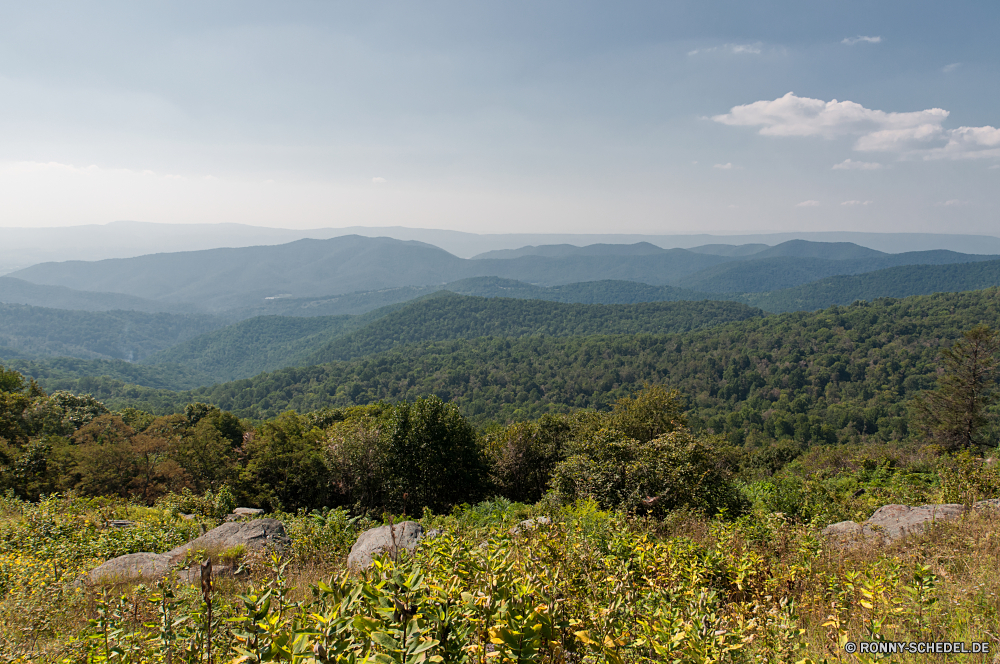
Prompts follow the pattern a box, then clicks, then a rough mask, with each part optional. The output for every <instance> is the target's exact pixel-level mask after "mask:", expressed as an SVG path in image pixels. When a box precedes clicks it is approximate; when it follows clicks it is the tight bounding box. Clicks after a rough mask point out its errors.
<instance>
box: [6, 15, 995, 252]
mask: <svg viewBox="0 0 1000 664" xmlns="http://www.w3.org/2000/svg"><path fill="white" fill-rule="evenodd" d="M998 32H1000V3H997V2H995V1H989V0H986V1H978V2H962V1H960V0H959V1H953V2H950V3H942V2H940V1H936V2H923V1H920V0H906V1H889V0H865V1H856V0H836V1H826V0H813V1H810V2H802V1H801V0H794V1H792V0H789V1H778V0H757V1H755V2H745V1H740V2H737V1H717V0H694V1H690V2H687V1H685V2H672V1H669V0H661V1H650V2H631V1H628V0H623V1H622V0H620V1H618V2H613V3H611V2H589V1H588V0H573V1H571V2H568V1H567V2H562V1H557V0H546V1H539V0H533V1H530V2H528V1H520V0H507V1H505V2H487V1H479V2H476V1H472V2H470V1H469V0H465V1H462V2H457V1H455V2H437V1H433V0H431V1H426V2H412V0H410V1H401V2H379V1H377V0H376V1H368V2H364V3H340V2H336V3H335V2H329V1H327V0H323V1H317V2H296V1H294V0H286V1H285V2H281V3H275V2H255V1H252V0H239V1H234V2H230V1H226V0H213V1H212V2H188V1H185V0H171V1H170V2H142V3H136V2H112V1H102V2H100V3H96V2H94V3H92V2H81V1H76V2H62V3H48V2H44V1H39V2H31V3H12V2H9V3H4V6H3V7H2V9H0V201H2V205H0V226H8V227H41V226H66V225H78V224H93V223H108V222H112V221H117V220H126V219H127V220H137V221H149V222H165V223H223V222H237V223H246V224H253V225H260V226H271V227H279V228H319V227H343V226H354V225H364V226H409V227H423V228H444V229H452V230H461V231H470V232H481V233H503V232H518V233H524V232H546V233H572V232H579V233H602V232H608V233H612V232H613V233H663V234H683V233H753V232H775V231H832V230H841V231H880V232H904V231H911V232H943V233H983V234H990V235H994V234H1000V223H998V218H997V210H998V209H1000V186H998V185H1000V129H997V127H1000V103H998V102H1000V85H997V81H998V80H1000V40H998V39H997V38H996V35H997V34H998Z"/></svg>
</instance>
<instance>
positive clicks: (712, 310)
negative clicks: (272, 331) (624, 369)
mask: <svg viewBox="0 0 1000 664" xmlns="http://www.w3.org/2000/svg"><path fill="white" fill-rule="evenodd" d="M761 315H763V312H761V311H760V310H758V309H752V308H750V307H748V306H746V305H743V304H738V303H736V302H713V301H703V302H647V303H642V304H615V305H601V304H564V303H559V302H547V301H544V300H517V299H508V298H482V297H469V296H464V295H457V294H454V293H451V292H448V291H442V292H440V293H436V294H435V295H432V296H428V297H425V298H422V299H421V300H419V301H417V302H414V303H412V304H408V305H405V306H403V307H401V308H399V309H398V310H396V311H394V312H392V313H390V314H388V315H385V316H383V317H381V318H379V319H378V320H377V321H375V322H372V323H371V324H369V325H368V326H367V327H364V328H362V329H360V330H357V331H355V332H351V333H349V334H346V335H344V336H342V337H339V338H336V339H334V340H333V341H331V342H330V343H329V344H328V345H326V346H325V347H323V348H321V349H319V350H317V351H316V352H315V353H313V354H312V355H309V356H308V357H307V358H306V362H305V363H306V364H322V363H324V362H330V361H334V360H348V359H352V358H355V357H361V356H363V355H371V354H373V353H378V352H381V351H384V350H388V349H390V348H393V347H395V346H399V345H403V344H409V343H419V342H425V341H443V340H447V339H471V338H475V337H505V338H511V337H523V336H529V335H545V336H558V337H565V336H586V335H592V334H660V333H665V332H685V331H688V330H696V329H700V328H704V327H711V326H715V325H721V324H724V323H728V322H731V321H738V320H745V319H747V318H753V317H755V316H761Z"/></svg>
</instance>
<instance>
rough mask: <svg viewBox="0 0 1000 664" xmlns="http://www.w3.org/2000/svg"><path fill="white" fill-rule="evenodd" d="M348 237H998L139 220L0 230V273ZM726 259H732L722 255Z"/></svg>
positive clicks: (471, 249)
mask: <svg viewBox="0 0 1000 664" xmlns="http://www.w3.org/2000/svg"><path fill="white" fill-rule="evenodd" d="M346 235H363V236H366V237H391V238H395V239H397V240H417V241H419V242H425V243H428V244H432V245H434V246H437V247H441V248H442V249H444V250H445V251H448V252H449V253H452V254H455V255H456V256H460V257H463V258H469V257H472V256H476V255H479V254H483V253H485V252H489V251H493V250H498V249H517V248H519V247H525V246H529V245H534V246H538V245H555V244H571V245H575V246H584V245H591V244H635V243H637V242H649V243H651V244H654V245H656V246H658V247H663V248H665V249H671V248H681V249H690V250H692V251H695V253H718V252H717V251H713V250H711V249H709V250H700V249H699V248H700V247H705V246H709V247H711V246H720V245H730V246H733V245H742V246H746V245H748V244H763V245H765V246H773V245H777V244H781V243H782V242H787V241H788V240H795V239H800V240H809V241H813V242H853V243H855V244H859V245H861V246H864V247H871V248H873V249H878V250H881V251H886V252H892V253H896V252H904V251H922V250H927V249H950V250H952V251H958V252H965V253H973V254H975V253H993V254H1000V238H998V237H993V236H984V235H953V234H943V233H937V234H932V233H857V232H838V231H831V232H785V233H764V234H750V235H745V234H744V235H710V234H704V233H702V234H683V235H663V234H636V233H632V234H627V233H604V234H601V233H575V234H566V233H485V234H478V233H468V232H462V231H450V230H440V229H429V228H405V227H401V226H386V227H377V228H375V227H372V228H366V227H361V226H353V227H345V228H315V229H290V228H267V227H261V226H249V225H246V224H233V223H222V224H171V223H150V222H141V221H115V222H112V223H108V224H87V225H83V226H64V227H48V228H11V227H0V274H6V273H9V272H13V271H15V270H19V269H23V268H25V267H29V266H31V265H35V264H38V263H44V262H53V261H67V260H103V259H105V258H129V257H135V256H141V255H145V254H150V253H154V252H180V251H197V250H202V249H217V248H221V247H248V246H256V245H274V244H281V243H287V242H293V241H295V240H301V239H304V238H311V239H316V240H324V239H329V238H333V237H342V236H346ZM723 255H729V254H723Z"/></svg>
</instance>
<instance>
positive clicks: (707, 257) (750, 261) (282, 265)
mask: <svg viewBox="0 0 1000 664" xmlns="http://www.w3.org/2000/svg"><path fill="white" fill-rule="evenodd" d="M724 249H726V248H723V247H718V246H716V247H714V248H713V249H712V251H713V253H705V252H704V251H694V250H687V249H662V248H660V247H657V246H655V245H653V244H650V243H645V242H640V243H636V244H631V245H620V244H602V245H590V246H586V247H573V246H568V245H557V246H542V247H526V248H524V249H523V250H519V252H513V253H511V254H510V255H507V254H503V256H506V257H495V258H490V257H486V258H483V257H476V258H472V259H463V258H459V257H457V256H455V255H453V254H450V253H448V252H446V251H444V250H443V249H439V248H437V247H434V246H432V245H429V244H425V243H422V242H416V241H401V240H395V239H392V238H368V237H362V236H357V235H355V236H346V237H337V238H332V239H328V240H297V241H295V242H290V243H287V244H282V245H273V246H271V245H269V246H258V247H242V248H227V249H208V250H203V251H190V252H178V253H162V254H150V255H146V256H138V257H134V258H116V259H106V260H102V261H92V262H86V261H66V262H61V263H41V264H38V265H34V266H31V267H29V268H26V269H23V270H18V271H16V272H13V273H12V274H10V275H8V277H6V278H5V279H19V280H21V281H25V282H30V283H33V284H36V285H41V286H54V287H62V288H73V289H76V290H83V291H88V292H100V293H114V294H118V295H126V296H131V297H134V298H141V299H142V300H147V301H153V302H160V303H163V304H164V306H169V307H174V308H176V307H178V306H187V307H189V308H190V310H191V311H205V312H215V313H220V312H225V311H231V310H233V309H241V308H242V309H247V308H253V307H258V308H259V307H260V305H261V304H263V303H266V302H269V301H273V300H280V299H284V298H297V299H301V298H322V297H330V296H342V295H347V294H351V293H356V292H359V291H379V290H386V289H396V288H414V287H416V288H426V287H430V286H442V285H445V284H448V283H451V282H455V281H460V280H462V279H468V278H472V277H499V278H506V279H516V280H518V281H522V282H527V283H530V284H533V285H536V286H543V287H551V286H559V285H566V284H572V283H580V282H591V281H606V280H621V281H633V282H638V283H644V284H648V285H651V286H673V287H678V288H684V289H687V290H689V291H698V292H701V293H714V294H726V293H737V294H738V293H760V292H768V291H774V290H781V289H785V288H792V287H796V286H800V285H803V284H806V283H809V282H812V281H816V280H819V279H823V278H826V277H831V276H837V275H850V274H859V273H865V272H872V271H876V270H881V269H886V268H890V267H898V266H901V265H934V264H950V263H972V262H978V261H989V260H996V259H998V258H1000V256H989V255H981V254H961V253H957V252H951V251H944V250H937V251H919V252H904V253H898V254H887V253H884V252H880V251H877V250H874V249H869V248H867V247H862V246H860V245H856V244H851V243H816V242H808V241H805V240H792V241H789V242H785V243H782V244H779V245H777V246H773V247H765V248H763V249H760V250H759V251H758V250H757V249H758V247H752V248H750V249H749V250H748V251H750V253H747V251H740V250H739V249H738V248H737V247H730V248H728V250H724ZM39 304H45V303H41V302H39ZM147 306H148V305H147ZM317 313H319V312H317Z"/></svg>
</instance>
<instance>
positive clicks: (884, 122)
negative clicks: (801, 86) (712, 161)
mask: <svg viewBox="0 0 1000 664" xmlns="http://www.w3.org/2000/svg"><path fill="white" fill-rule="evenodd" d="M948 115H949V113H948V111H946V110H944V109H942V108H929V109H926V110H923V111H907V112H902V113H899V112H886V111H880V110H877V109H870V108H865V107H864V106H862V105H861V104H858V103H856V102H853V101H837V100H836V99H834V100H833V101H823V100H822V99H811V98H809V97H797V96H795V94H794V93H792V92H789V93H788V94H786V95H785V96H783V97H779V98H778V99H775V100H773V101H767V100H764V101H756V102H753V103H752V104H744V105H741V106H734V107H733V108H731V109H730V111H729V113H724V114H722V115H716V116H713V117H712V119H713V120H714V121H716V122H719V123H722V124H726V125H732V126H742V127H760V130H759V133H760V134H761V135H763V136H821V137H823V138H828V139H832V138H840V137H850V136H855V137H857V139H856V142H855V144H854V149H855V150H858V151H860V152H896V153H899V154H903V155H913V156H922V157H923V158H924V159H942V158H949V159H962V158H970V157H1000V129H997V128H995V127H990V126H985V127H959V128H957V129H945V128H944V127H943V126H942V125H943V124H944V122H945V120H947V119H948ZM845 163H846V162H845ZM845 168H846V166H845Z"/></svg>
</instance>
